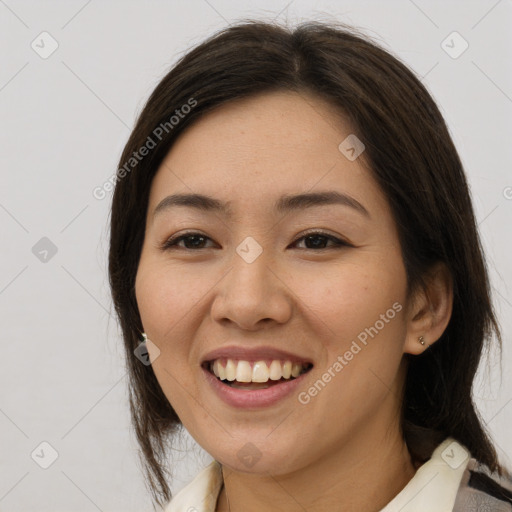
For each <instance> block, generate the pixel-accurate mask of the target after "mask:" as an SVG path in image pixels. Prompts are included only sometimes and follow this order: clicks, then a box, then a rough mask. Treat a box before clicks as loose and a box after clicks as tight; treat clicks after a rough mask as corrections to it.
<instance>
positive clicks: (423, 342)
mask: <svg viewBox="0 0 512 512" xmlns="http://www.w3.org/2000/svg"><path fill="white" fill-rule="evenodd" d="M418 341H419V342H420V343H421V344H422V345H423V346H425V340H424V339H423V336H420V337H419V338H418Z"/></svg>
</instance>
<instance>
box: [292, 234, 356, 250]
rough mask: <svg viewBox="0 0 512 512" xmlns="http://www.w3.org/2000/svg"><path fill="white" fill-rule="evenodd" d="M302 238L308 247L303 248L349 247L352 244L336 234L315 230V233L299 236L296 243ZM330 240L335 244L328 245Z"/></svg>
mask: <svg viewBox="0 0 512 512" xmlns="http://www.w3.org/2000/svg"><path fill="white" fill-rule="evenodd" d="M301 240H304V242H305V244H306V247H304V248H303V249H313V250H315V249H320V250H321V249H333V248H336V247H340V246H346V247H349V246H350V244H348V243H347V242H345V241H344V240H340V239H339V238H336V237H335V236H332V235H329V234H327V233H322V232H315V233H308V234H307V235H304V236H302V237H300V238H298V239H297V240H296V241H295V242H294V244H297V243H298V242H300V241H301ZM329 242H332V244H333V245H331V246H330V247H328V246H326V245H327V244H328V243H329Z"/></svg>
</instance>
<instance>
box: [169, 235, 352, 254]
mask: <svg viewBox="0 0 512 512" xmlns="http://www.w3.org/2000/svg"><path fill="white" fill-rule="evenodd" d="M194 236H199V237H202V238H204V239H206V240H211V238H210V237H208V236H206V235H203V234H202V233H199V232H197V231H191V232H189V233H184V234H182V235H179V236H175V237H171V238H169V239H167V240H165V241H164V242H163V243H162V245H161V249H162V250H163V251H166V250H171V249H173V248H174V247H179V248H181V249H184V250H187V251H200V250H203V249H209V247H200V248H199V249H190V248H188V247H181V246H178V245H177V244H178V243H179V242H181V241H182V240H185V239H187V238H189V237H194ZM309 236H321V237H324V238H327V239H328V240H329V241H331V242H333V243H334V244H335V245H334V246H331V247H320V248H319V249H314V248H310V247H305V248H304V249H302V250H307V251H325V250H327V249H336V248H341V247H353V245H351V244H349V243H348V242H346V241H344V240H341V239H339V238H337V237H335V236H333V235H330V234H328V233H325V232H323V231H311V232H308V233H305V234H304V235H302V236H301V237H299V238H297V239H296V240H295V241H294V242H293V244H296V243H297V242H299V241H300V240H302V239H306V238H307V237H309Z"/></svg>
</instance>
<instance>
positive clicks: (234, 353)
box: [202, 345, 313, 364]
mask: <svg viewBox="0 0 512 512" xmlns="http://www.w3.org/2000/svg"><path fill="white" fill-rule="evenodd" d="M221 358H226V359H237V360H242V361H249V362H255V361H262V360H266V359H272V360H273V359H277V360H280V361H291V362H292V363H293V362H295V363H310V364H313V362H312V361H311V359H310V358H308V357H302V356H300V355H298V354H293V353H292V352H288V351H286V350H280V349H277V348H274V347H269V346H262V347H240V346H236V345H229V346H226V347H220V348H217V349H215V350H212V351H211V352H208V353H207V354H205V355H204V357H203V358H202V363H205V362H209V361H214V360H215V359H221Z"/></svg>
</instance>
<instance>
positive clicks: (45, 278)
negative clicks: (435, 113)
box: [0, 0, 512, 512]
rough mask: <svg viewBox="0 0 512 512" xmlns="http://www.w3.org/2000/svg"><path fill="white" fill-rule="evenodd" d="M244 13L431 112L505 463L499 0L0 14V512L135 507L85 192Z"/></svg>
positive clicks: (506, 122) (193, 468) (505, 137)
mask: <svg viewBox="0 0 512 512" xmlns="http://www.w3.org/2000/svg"><path fill="white" fill-rule="evenodd" d="M247 17H252V18H262V19H267V20H269V19H278V20H281V21H282V20H287V21H288V23H289V24H291V25H294V24H296V23H298V22H300V21H304V20H307V19H316V20H327V21H329V20H340V21H344V22H346V23H350V24H353V25H356V26H357V27H359V28H361V29H363V30H364V31H365V32H366V33H368V34H369V35H371V36H373V37H376V38H377V39H378V40H380V41H381V42H382V44H383V45H384V46H385V47H386V48H387V49H388V50H389V51H391V52H392V53H394V54H395V55H397V56H398V57H399V58H401V59H402V60H403V61H405V62H406V63H407V64H408V65H409V66H410V67H411V68H412V69H413V70H414V71H415V72H416V73H417V74H418V75H419V76H421V77H422V80H423V83H424V84H425V85H426V86H427V88H428V89H429V91H431V93H432V94H433V96H434V97H435V99H436V100H437V102H438V104H439V105H440V107H441V109H442V112H443V114H444V116H445V118H446V120H447V122H448V125H449V127H450V131H451V133H452V135H453V138H454V141H455V144H456V146H457V148H458V150H459V152H460V155H461V158H462V160H463V162H464V165H465V169H466V172H467V174H468V177H469V181H470V184H471V189H472V194H473V200H474V205H475V209H476V214H477V218H478V222H479V228H480V231H481V236H482V241H483V244H484V246H485V249H486V251H487V258H488V264H489V270H490V276H491V279H492V286H493V293H494V300H495V304H496V308H497V312H498V315H499V318H500V321H501V325H502V329H503V335H504V350H503V355H502V357H503V363H502V366H501V368H500V363H499V360H498V357H497V354H494V355H492V354H491V357H490V358H489V359H488V360H487V363H486V364H484V365H482V367H481V371H480V372H479V379H478V382H477V385H476V387H475V399H476V402H477V405H478V407H479V409H480V411H481V414H482V417H483V419H484V421H485V422H486V424H487V426H488V428H489V430H490V432H491V434H492V436H493V439H494V440H495V442H496V444H497V447H498V451H499V455H500V457H501V459H502V461H503V462H505V463H506V464H508V465H509V467H510V465H511V455H512V436H510V427H511V426H512V378H511V373H512V372H511V370H512V361H511V359H512V357H511V354H512V346H511V343H512V342H511V334H512V320H511V318H512V316H511V308H512V290H511V286H510V283H511V278H512V265H511V263H510V262H511V258H510V253H511V250H512V243H511V237H510V233H511V229H510V225H511V218H512V215H511V214H512V188H511V187H512V173H511V163H512V158H511V155H512V152H511V143H510V139H511V133H512V131H511V128H512V115H511V114H512V71H511V67H510V62H512V58H511V57H512V48H511V42H512V35H511V33H512V32H511V30H510V27H511V23H512V2H511V1H510V0H501V1H496V0H480V1H472V2H469V1H463V2H462V1H457V2H455V1H452V2H446V1H442V2H441V1H439V2H437V1H436V2H434V1H426V0H415V1H412V0H396V1H385V2H384V1H361V0H359V1H355V0H353V1H312V0H309V1H306V0H292V1H289V0H264V1H261V2H254V1H245V0H244V1H241V0H187V1H186V2H185V1H180V2H174V1H173V2H171V1H168V2H163V1H138V2H135V1H126V0H125V1H99V0H89V1H85V0H73V1H70V0H66V1H60V2H57V1H45V2H36V1H22V0H19V1H15V0H0V52H1V60H0V119H1V123H0V141H1V152H0V169H1V170H0V173H1V174H0V176H1V182H0V183H1V186H0V226H1V238H0V239H1V252H0V255H1V256H0V257H1V265H0V315H1V323H0V329H1V332H2V357H1V358H0V368H1V369H0V431H1V435H0V510H1V511H4V512H5V511H12V512H21V511H23V512H30V511H36V510H37V511H38V512H55V511H59V510H66V511H69V512H86V511H95V510H101V511H112V512H120V511H124V512H135V511H138V512H140V511H150V510H152V507H151V502H150V498H149V494H148V492H147V490H146V488H145V485H144V481H143V478H142V473H141V470H140V465H139V462H138V456H137V445H136V443H135V439H134V436H133V434H132V432H131V426H130V422H129V410H128V402H127V393H126V384H127V375H126V372H125V370H124V354H123V351H122V345H121V338H120V334H119V331H118V328H117V325H116V321H115V317H114V315H113V309H112V307H111V299H110V296H109V288H108V280H107V252H108V212H109V208H110V198H111V193H108V194H107V197H106V198H105V199H103V200H98V199H95V198H94V197H93V194H92V191H93V189H94V188H95V187H97V186H101V185H102V184H103V183H104V182H105V180H106V179H108V177H109V176H111V175H112V173H114V172H115V170H116V166H117V163H118V160H119V158H120V153H121V151H122V148H123V146H124V144H125V142H126V140H127V138H128V136H129V134H130V130H131V128H132V126H133V123H134V120H135V117H136V115H137V113H138V112H139V111H140V109H141V108H142V106H143V104H144V102H145V100H146V99H147V97H148V95H149V94H150V93H151V91H152V90H153V88H154V87H155V86H156V84H157V83H158V82H159V80H160V79H161V78H162V77H163V76H164V75H165V74H166V73H167V71H168V70H169V69H170V67H171V66H172V65H173V63H174V62H176V60H177V59H178V58H179V57H180V56H181V55H183V53H185V52H186V51H187V50H188V49H190V48H191V47H192V46H193V45H195V44H197V43H199V42H200V41H201V40H203V39H204V38H206V37H207V36H209V35H211V34H212V33H213V32H215V31H216V30H218V29H220V28H222V27H224V26H226V25H227V24H230V23H233V22H235V21H236V20H238V19H240V18H247ZM454 31H456V32H457V33H458V35H457V34H456V35H454V34H453V32H454ZM42 32H47V34H44V35H41V33H42ZM447 38H448V39H447ZM41 40H43V42H41ZM443 41H445V43H443ZM52 45H53V46H52ZM56 45H58V46H56ZM466 45H467V48H466V49H465V47H466ZM54 47H55V48H56V49H55V50H54V51H53V53H52V54H51V55H46V54H45V52H46V53H48V52H50V51H51V50H53V49H54ZM464 49H465V51H462V50H464ZM43 57H46V58H43ZM41 443H48V444H41ZM179 447H180V450H179V451H176V453H175V454H174V456H173V460H174V464H175V468H176V479H175V480H174V481H173V483H172V488H173V490H174V491H176V490H178V489H180V488H181V487H183V485H185V483H186V482H187V481H189V480H190V479H191V478H192V477H193V475H194V474H195V473H196V472H197V470H198V468H200V467H201V466H203V465H204V464H206V463H207V462H208V461H209V460H210V458H209V456H208V455H207V454H205V453H204V452H203V451H202V450H201V449H200V448H199V447H198V446H197V445H195V443H194V442H193V441H192V440H191V439H190V438H189V437H187V435H186V434H184V435H183V436H182V437H181V439H180V442H179ZM54 459H55V460H54ZM52 462H53V463H52ZM50 463H51V464H50ZM45 464H50V465H49V467H48V468H47V469H44V468H43V467H42V465H45Z"/></svg>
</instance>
